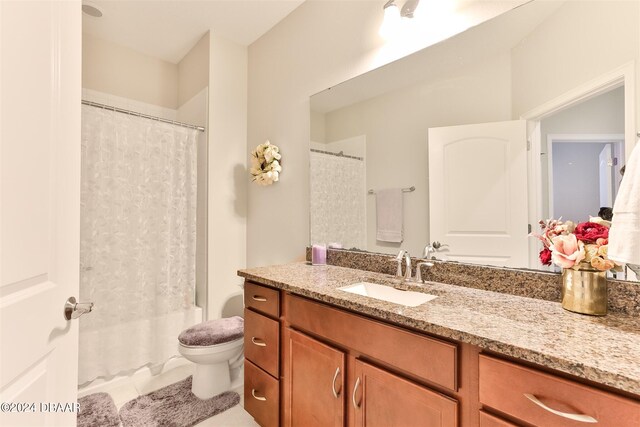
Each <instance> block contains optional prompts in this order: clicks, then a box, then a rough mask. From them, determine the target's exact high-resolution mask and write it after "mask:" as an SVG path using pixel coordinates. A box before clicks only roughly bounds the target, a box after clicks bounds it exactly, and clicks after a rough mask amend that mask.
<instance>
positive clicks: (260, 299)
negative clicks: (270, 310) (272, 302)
mask: <svg viewBox="0 0 640 427" xmlns="http://www.w3.org/2000/svg"><path fill="white" fill-rule="evenodd" d="M251 299H253V300H254V301H258V302H267V299H266V298H265V297H261V296H260V295H253V296H252V297H251Z"/></svg>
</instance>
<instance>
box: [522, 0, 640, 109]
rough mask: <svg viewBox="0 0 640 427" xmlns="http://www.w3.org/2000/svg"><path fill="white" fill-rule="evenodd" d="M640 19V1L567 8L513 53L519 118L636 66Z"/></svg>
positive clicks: (569, 4)
mask: <svg viewBox="0 0 640 427" xmlns="http://www.w3.org/2000/svg"><path fill="white" fill-rule="evenodd" d="M639 17H640V2H637V1H616V0H599V1H598V0H594V1H581V2H572V1H568V2H566V3H565V4H564V5H563V6H562V7H560V8H559V9H558V11H557V12H556V13H555V14H554V15H553V16H552V17H551V18H550V19H548V20H546V21H545V22H543V23H542V24H541V25H540V26H539V27H538V28H536V30H535V31H534V32H532V33H531V34H530V35H529V36H528V37H526V38H525V39H524V40H523V41H522V42H521V43H520V44H519V45H518V46H516V47H515V48H514V49H513V61H512V69H513V80H512V81H513V116H514V118H518V117H520V116H521V115H522V114H524V113H526V112H528V111H530V110H532V109H533V108H535V107H537V106H539V105H542V104H543V103H545V102H547V101H550V100H552V99H554V98H556V97H558V96H560V95H562V94H563V93H565V92H568V91H569V90H571V89H574V88H575V87H577V86H579V85H580V84H584V83H586V82H588V81H589V80H592V79H594V78H596V77H598V76H600V75H602V74H604V73H606V72H608V71H611V70H614V69H615V68H617V67H619V66H622V65H624V64H626V63H628V62H630V61H636V62H637V61H638V59H640V56H639V55H640V26H639V25H638V20H639ZM636 67H638V64H637V63H636Z"/></svg>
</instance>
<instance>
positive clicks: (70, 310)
mask: <svg viewBox="0 0 640 427" xmlns="http://www.w3.org/2000/svg"><path fill="white" fill-rule="evenodd" d="M92 310H93V303H92V302H78V301H76V298H75V297H69V299H68V300H67V302H65V303H64V318H65V319H67V320H71V319H77V318H78V317H80V316H82V315H83V314H86V313H90V312H91V311H92Z"/></svg>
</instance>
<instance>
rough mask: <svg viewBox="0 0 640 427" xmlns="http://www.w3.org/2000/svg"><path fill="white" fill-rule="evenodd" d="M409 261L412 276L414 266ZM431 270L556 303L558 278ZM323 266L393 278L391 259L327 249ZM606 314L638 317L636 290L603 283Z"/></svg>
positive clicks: (467, 267)
mask: <svg viewBox="0 0 640 427" xmlns="http://www.w3.org/2000/svg"><path fill="white" fill-rule="evenodd" d="M306 259H307V261H309V262H310V261H311V249H310V248H307V258H306ZM420 261H422V260H418V259H415V258H413V259H412V269H413V272H414V276H415V268H416V264H417V262H420ZM433 263H434V265H433V267H429V268H428V269H425V268H424V267H423V270H422V277H423V278H424V279H425V281H430V282H440V283H448V284H452V285H457V286H464V287H467V288H474V289H479V290H487V291H493V292H499V293H505V294H510V295H515V296H521V297H528V298H535V299H541V300H546V301H552V302H558V303H559V302H560V301H561V299H562V297H561V287H562V276H561V275H560V274H559V273H551V272H549V273H545V272H542V271H536V270H518V269H513V268H501V267H493V266H483V265H477V264H462V263H458V262H444V261H437V260H434V261H433ZM327 264H328V265H335V266H340V267H347V268H353V269H357V270H363V271H370V272H376V273H382V274H389V275H394V274H395V273H396V267H397V266H396V262H395V257H394V256H391V255H387V254H377V253H372V252H364V251H356V250H342V249H332V248H329V249H328V251H327ZM607 286H608V292H609V295H608V304H609V305H608V310H609V311H610V312H614V313H624V314H630V315H640V286H638V284H637V283H634V282H628V281H624V280H607Z"/></svg>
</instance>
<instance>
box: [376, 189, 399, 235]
mask: <svg viewBox="0 0 640 427" xmlns="http://www.w3.org/2000/svg"><path fill="white" fill-rule="evenodd" d="M403 216H404V214H403V207H402V189H401V188H388V189H384V190H379V191H378V192H376V217H377V224H378V226H377V230H376V239H378V240H380V241H382V242H392V243H401V242H402V240H403V236H402V229H403V226H402V218H403Z"/></svg>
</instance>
